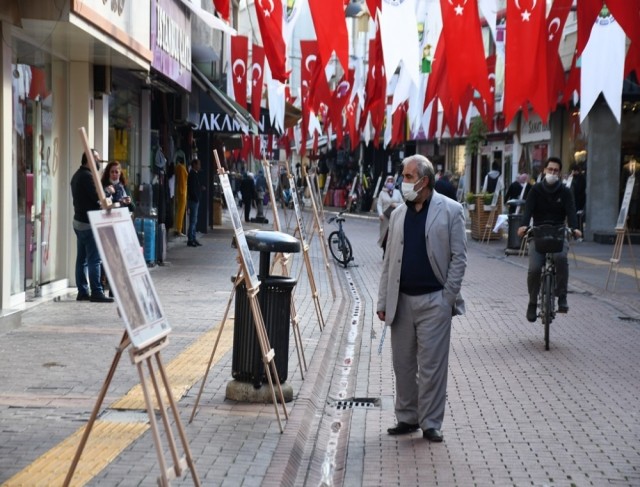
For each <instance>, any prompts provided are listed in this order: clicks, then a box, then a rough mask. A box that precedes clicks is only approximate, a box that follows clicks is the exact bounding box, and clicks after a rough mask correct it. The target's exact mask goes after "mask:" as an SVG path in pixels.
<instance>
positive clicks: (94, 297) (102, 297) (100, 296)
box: [89, 294, 113, 303]
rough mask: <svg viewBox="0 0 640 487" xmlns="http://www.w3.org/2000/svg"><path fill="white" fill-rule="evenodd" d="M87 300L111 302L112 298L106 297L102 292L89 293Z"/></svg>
mask: <svg viewBox="0 0 640 487" xmlns="http://www.w3.org/2000/svg"><path fill="white" fill-rule="evenodd" d="M89 301H91V302H92V303H113V298H108V297H106V296H105V295H104V294H96V295H93V294H92V295H91V298H89Z"/></svg>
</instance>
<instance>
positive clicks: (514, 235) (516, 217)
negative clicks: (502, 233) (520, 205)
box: [507, 213, 522, 250]
mask: <svg viewBox="0 0 640 487" xmlns="http://www.w3.org/2000/svg"><path fill="white" fill-rule="evenodd" d="M508 223H509V235H508V238H507V248H508V249H513V250H519V249H520V246H521V245H522V238H521V237H519V236H518V227H520V226H522V215H521V214H517V213H511V214H509V219H508Z"/></svg>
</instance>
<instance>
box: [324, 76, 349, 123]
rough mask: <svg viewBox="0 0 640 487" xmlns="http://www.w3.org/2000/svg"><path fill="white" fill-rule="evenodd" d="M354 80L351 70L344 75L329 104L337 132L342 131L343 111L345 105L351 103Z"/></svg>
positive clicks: (330, 114) (332, 121)
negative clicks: (350, 96) (350, 97)
mask: <svg viewBox="0 0 640 487" xmlns="http://www.w3.org/2000/svg"><path fill="white" fill-rule="evenodd" d="M352 79H353V70H352V69H350V70H349V71H348V72H346V73H344V75H343V76H342V79H341V80H340V82H339V83H338V86H336V89H335V90H334V91H333V94H332V95H331V102H330V104H329V116H330V117H331V123H332V124H333V128H334V129H335V131H336V132H341V131H342V125H343V124H342V111H343V110H344V107H345V105H346V104H347V103H348V102H349V95H350V94H351V86H352V84H353V83H352Z"/></svg>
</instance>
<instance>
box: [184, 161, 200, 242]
mask: <svg viewBox="0 0 640 487" xmlns="http://www.w3.org/2000/svg"><path fill="white" fill-rule="evenodd" d="M199 172H200V160H199V159H194V160H193V161H191V169H189V175H188V176H187V207H188V209H189V229H188V230H187V246H188V247H200V246H201V245H202V244H201V243H200V242H198V240H197V239H196V225H197V224H198V209H199V208H200V194H201V192H202V185H201V183H200V176H199V175H198V173H199Z"/></svg>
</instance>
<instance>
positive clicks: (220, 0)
mask: <svg viewBox="0 0 640 487" xmlns="http://www.w3.org/2000/svg"><path fill="white" fill-rule="evenodd" d="M213 8H215V9H216V12H218V13H219V14H220V17H222V18H223V19H224V20H226V21H227V22H229V0H213Z"/></svg>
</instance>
